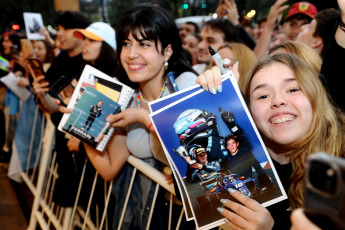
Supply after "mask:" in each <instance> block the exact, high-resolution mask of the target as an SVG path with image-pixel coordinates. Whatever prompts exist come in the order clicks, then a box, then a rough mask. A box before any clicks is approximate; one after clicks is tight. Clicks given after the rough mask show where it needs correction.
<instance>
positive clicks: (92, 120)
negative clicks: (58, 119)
mask: <svg viewBox="0 0 345 230" xmlns="http://www.w3.org/2000/svg"><path fill="white" fill-rule="evenodd" d="M120 111H121V107H120V105H119V104H118V103H116V102H114V101H113V100H112V99H110V98H108V97H107V96H105V95H103V94H102V93H100V92H99V91H98V90H96V89H95V88H93V87H91V86H87V87H86V89H85V90H84V92H83V95H82V96H81V97H80V99H79V100H78V102H77V104H76V105H75V107H74V109H73V111H72V113H71V114H70V116H69V118H68V120H67V122H66V123H65V125H64V126H63V130H64V131H66V132H68V133H70V134H72V135H73V136H75V137H77V138H79V139H80V140H82V141H84V142H85V143H87V144H88V145H90V146H91V147H93V148H95V149H97V150H99V151H103V150H104V148H105V146H106V144H107V142H108V141H109V139H110V137H111V136H112V134H113V132H114V128H113V127H111V124H110V123H107V122H106V117H107V116H108V115H110V114H114V113H119V112H120Z"/></svg>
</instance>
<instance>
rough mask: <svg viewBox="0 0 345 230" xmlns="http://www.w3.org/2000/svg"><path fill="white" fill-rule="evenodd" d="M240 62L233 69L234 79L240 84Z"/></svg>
mask: <svg viewBox="0 0 345 230" xmlns="http://www.w3.org/2000/svg"><path fill="white" fill-rule="evenodd" d="M238 65H239V63H238V61H237V62H236V63H235V65H233V66H232V67H231V70H232V72H233V73H234V77H235V79H236V81H237V83H238V80H239V79H240V72H238Z"/></svg>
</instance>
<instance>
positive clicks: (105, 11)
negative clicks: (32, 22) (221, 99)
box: [0, 0, 337, 34]
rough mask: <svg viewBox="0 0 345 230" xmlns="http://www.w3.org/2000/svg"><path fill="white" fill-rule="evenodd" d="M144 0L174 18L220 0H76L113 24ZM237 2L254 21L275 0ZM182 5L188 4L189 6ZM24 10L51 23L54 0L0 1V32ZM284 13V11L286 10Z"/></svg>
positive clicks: (320, 4) (326, 4) (205, 11)
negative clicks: (251, 14)
mask: <svg viewBox="0 0 345 230" xmlns="http://www.w3.org/2000/svg"><path fill="white" fill-rule="evenodd" d="M143 2H160V3H162V4H163V5H164V6H165V7H166V8H167V9H168V10H169V11H170V12H171V14H172V15H173V16H174V17H175V18H179V17H185V16H192V15H193V16H194V15H209V14H212V13H213V12H214V11H215V10H216V8H217V5H218V2H219V0H160V1H152V0H151V1H150V0H146V1H145V0H79V4H80V11H81V12H83V13H84V14H85V15H87V16H88V17H89V19H90V20H91V21H92V22H94V21H105V22H108V23H110V24H112V25H116V22H117V20H118V18H119V16H120V15H121V14H122V13H123V12H124V11H125V10H127V9H128V8H130V7H132V6H134V5H137V4H140V3H143ZM236 2H237V6H238V9H239V13H240V15H245V14H246V13H247V12H249V11H250V10H252V9H254V10H255V11H256V12H257V13H256V15H255V16H254V18H253V20H252V21H253V22H256V21H258V20H259V19H261V18H263V17H266V16H267V14H268V12H269V9H270V7H271V6H272V4H273V3H274V2H275V0H236ZM295 2H298V1H293V0H290V1H288V3H287V4H289V5H292V4H293V3H295ZM309 2H311V3H313V4H314V5H316V7H317V8H318V10H322V9H325V8H330V7H333V8H337V1H336V0H327V1H325V0H315V1H309ZM188 3H189V4H188ZM185 4H188V7H187V5H185ZM184 8H187V9H184ZM23 12H37V13H41V14H42V17H43V22H44V24H45V25H46V26H47V25H52V26H54V25H53V17H54V13H55V9H54V0H35V1H32V0H1V1H0V15H1V20H0V33H1V34H2V33H3V32H5V31H9V30H11V28H12V25H14V24H18V25H19V26H20V28H21V31H22V32H23V30H22V29H24V21H23ZM284 13H285V14H286V13H287V12H284Z"/></svg>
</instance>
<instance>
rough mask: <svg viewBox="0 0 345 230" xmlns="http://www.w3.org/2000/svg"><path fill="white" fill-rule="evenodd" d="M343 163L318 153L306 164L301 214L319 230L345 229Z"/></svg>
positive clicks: (344, 162) (344, 174) (344, 161)
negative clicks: (302, 212)
mask: <svg viewBox="0 0 345 230" xmlns="http://www.w3.org/2000/svg"><path fill="white" fill-rule="evenodd" d="M344 182H345V159H342V158H338V157H332V156H330V155H329V154H327V153H324V152H318V153H314V154H312V155H311V156H309V157H308V158H307V160H306V172H305V187H304V212H305V214H306V216H307V217H308V218H309V219H310V220H311V221H312V222H313V223H314V224H316V225H318V226H319V227H321V228H322V229H345V183H344Z"/></svg>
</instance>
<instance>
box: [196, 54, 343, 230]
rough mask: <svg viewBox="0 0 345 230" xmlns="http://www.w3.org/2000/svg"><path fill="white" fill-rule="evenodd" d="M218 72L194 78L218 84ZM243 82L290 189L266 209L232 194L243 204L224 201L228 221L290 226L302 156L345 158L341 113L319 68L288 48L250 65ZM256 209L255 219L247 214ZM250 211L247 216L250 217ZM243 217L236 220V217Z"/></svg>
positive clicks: (299, 199)
mask: <svg viewBox="0 0 345 230" xmlns="http://www.w3.org/2000/svg"><path fill="white" fill-rule="evenodd" d="M220 76H221V74H220V71H219V69H218V67H214V69H213V71H206V72H205V73H204V74H203V75H200V76H199V77H198V79H197V83H199V84H200V85H201V86H202V87H203V88H204V89H205V88H206V86H208V87H209V88H211V87H217V86H215V85H214V82H220V81H219V80H220ZM245 79H246V81H245V82H244V88H243V89H244V92H243V93H244V95H245V96H246V97H247V99H248V102H249V104H248V107H249V109H250V112H251V114H252V116H253V119H254V122H255V124H256V125H257V127H258V130H259V131H260V133H261V134H262V137H263V139H264V143H265V145H266V147H267V150H268V152H269V154H270V156H271V157H272V159H273V163H274V165H275V168H276V170H277V173H278V175H279V177H280V179H281V181H282V183H283V186H284V188H285V190H286V191H287V193H288V198H289V202H286V201H282V202H279V203H277V204H274V205H272V206H269V207H268V208H267V209H268V210H269V211H270V212H268V211H267V210H266V209H265V208H263V207H262V206H260V205H258V203H257V202H255V201H254V200H252V199H250V198H248V197H243V196H241V194H238V193H236V192H234V193H232V195H233V196H234V197H235V198H236V199H239V200H240V201H241V202H242V203H243V205H240V204H236V205H235V204H233V202H231V201H228V202H227V203H226V204H225V206H226V207H227V208H229V209H232V210H233V211H235V212H236V210H235V209H237V208H239V207H240V206H241V209H242V212H241V213H239V214H236V213H233V212H230V211H228V210H226V209H222V212H221V214H222V215H224V216H225V217H226V218H228V219H229V220H230V222H231V223H230V226H232V227H235V226H237V227H238V226H240V227H241V226H242V225H243V226H247V227H248V226H251V225H256V227H258V226H259V227H260V229H270V228H272V226H273V223H274V228H276V229H289V228H290V225H291V224H290V214H291V210H294V209H296V208H298V207H302V205H303V189H304V184H303V178H304V170H305V165H304V162H305V159H306V158H307V157H308V156H309V155H311V154H312V153H314V152H319V151H325V152H328V153H329V154H332V155H334V156H340V157H344V152H345V135H344V133H345V130H344V129H345V115H344V114H343V113H342V112H341V111H340V110H339V109H338V108H336V107H334V106H333V104H332V103H331V102H330V100H329V97H328V94H327V92H326V90H325V88H324V87H323V85H322V83H321V81H320V79H319V78H318V73H316V72H315V70H314V69H313V68H311V67H310V66H309V65H308V64H307V63H306V62H304V61H302V60H301V59H299V58H298V57H296V56H294V55H291V54H288V53H278V54H276V55H273V56H268V55H267V56H264V57H262V58H260V59H259V60H258V62H257V63H256V64H255V65H254V66H253V68H252V69H251V71H250V72H249V73H248V76H247V77H246V78H245ZM252 212H256V215H255V216H256V217H255V218H254V217H253V216H252V215H251V214H250V213H252ZM249 215H251V216H250V218H249ZM234 218H235V219H238V220H241V221H239V222H237V221H234V220H235V219H234Z"/></svg>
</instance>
